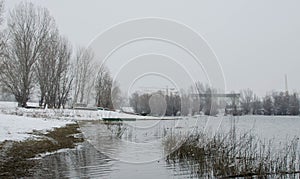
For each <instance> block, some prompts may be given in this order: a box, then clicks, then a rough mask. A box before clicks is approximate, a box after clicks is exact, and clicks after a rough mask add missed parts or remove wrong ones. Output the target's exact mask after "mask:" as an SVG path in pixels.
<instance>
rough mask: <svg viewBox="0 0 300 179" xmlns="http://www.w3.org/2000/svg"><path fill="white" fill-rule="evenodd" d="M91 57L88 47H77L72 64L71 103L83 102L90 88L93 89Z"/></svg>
mask: <svg viewBox="0 0 300 179" xmlns="http://www.w3.org/2000/svg"><path fill="white" fill-rule="evenodd" d="M93 58H94V54H93V52H92V51H91V50H90V49H85V48H79V49H78V50H77V54H76V57H75V66H74V87H73V88H74V89H73V90H74V96H73V104H75V103H77V102H79V103H83V102H84V99H85V98H86V99H87V98H89V94H90V93H91V89H93V85H94V80H95V79H94V76H95V75H94V74H95V68H94V66H95V65H94V64H93ZM87 101H88V99H87ZM87 101H86V102H87Z"/></svg>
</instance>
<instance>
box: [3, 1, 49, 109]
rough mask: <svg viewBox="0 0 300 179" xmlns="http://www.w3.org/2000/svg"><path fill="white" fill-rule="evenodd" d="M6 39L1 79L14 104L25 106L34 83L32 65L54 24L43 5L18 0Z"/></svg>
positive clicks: (42, 49)
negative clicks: (38, 5)
mask: <svg viewBox="0 0 300 179" xmlns="http://www.w3.org/2000/svg"><path fill="white" fill-rule="evenodd" d="M7 26H8V27H7V28H8V29H7V31H8V41H7V45H6V48H5V53H6V56H5V58H4V59H3V61H2V62H3V63H2V65H3V68H2V73H1V76H0V78H1V81H2V83H3V84H4V85H5V86H6V87H7V89H9V90H10V92H11V93H12V94H14V96H15V98H16V100H17V102H18V105H19V106H23V107H25V106H26V104H27V101H28V100H29V96H30V92H31V89H32V88H33V87H34V84H33V80H34V69H33V66H34V64H35V63H36V61H37V60H38V59H39V56H40V54H41V52H42V51H44V50H46V49H44V48H45V46H44V45H43V44H44V43H45V42H46V40H47V37H48V35H49V31H51V30H50V29H52V27H53V26H54V20H53V18H52V17H51V16H50V14H49V12H48V10H47V9H44V8H39V7H35V6H34V5H33V4H32V3H20V4H19V5H18V6H16V7H15V8H14V9H13V10H12V11H11V12H10V14H9V18H8V23H7Z"/></svg>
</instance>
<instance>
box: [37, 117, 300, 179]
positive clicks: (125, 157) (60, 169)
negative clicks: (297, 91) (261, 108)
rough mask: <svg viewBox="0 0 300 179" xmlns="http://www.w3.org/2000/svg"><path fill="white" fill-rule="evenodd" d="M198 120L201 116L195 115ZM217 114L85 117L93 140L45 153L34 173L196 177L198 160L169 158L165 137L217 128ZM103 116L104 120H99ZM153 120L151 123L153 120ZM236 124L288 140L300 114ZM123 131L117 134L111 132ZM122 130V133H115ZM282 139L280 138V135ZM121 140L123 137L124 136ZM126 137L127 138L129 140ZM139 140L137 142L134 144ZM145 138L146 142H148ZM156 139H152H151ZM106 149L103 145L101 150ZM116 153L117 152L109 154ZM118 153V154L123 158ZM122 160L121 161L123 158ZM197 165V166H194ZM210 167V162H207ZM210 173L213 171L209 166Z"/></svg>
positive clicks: (42, 175)
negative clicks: (118, 121)
mask: <svg viewBox="0 0 300 179" xmlns="http://www.w3.org/2000/svg"><path fill="white" fill-rule="evenodd" d="M193 120H197V121H193ZM216 120H218V121H219V119H218V118H215V119H211V120H210V124H211V126H208V125H206V124H207V120H206V119H205V120H199V119H189V120H181V121H180V122H179V123H177V122H176V121H161V122H160V123H157V125H155V127H151V128H140V126H145V125H146V126H147V125H148V126H151V125H150V124H152V123H153V121H136V122H128V123H124V124H122V125H119V126H118V125H116V126H108V125H105V124H103V123H102V124H101V123H97V121H96V123H95V122H84V125H82V124H81V125H80V127H81V130H82V131H83V133H84V135H85V137H86V138H87V139H89V140H90V142H84V143H83V144H82V145H81V147H77V148H76V149H69V150H65V151H63V152H59V153H55V154H52V155H48V156H46V157H44V158H43V159H42V160H41V161H40V165H39V166H37V169H35V174H34V177H35V178H134V177H137V176H143V179H145V178H197V177H199V174H197V170H199V167H200V168H201V167H204V166H199V165H197V164H196V163H193V160H187V159H186V160H184V161H176V160H174V161H172V160H169V161H167V162H166V161H165V159H166V158H165V157H164V155H165V154H164V153H163V151H164V150H163V146H162V143H161V141H160V139H161V138H162V137H163V136H165V135H166V134H168V133H170V132H172V133H176V132H178V133H180V132H184V130H186V129H195V128H199V129H200V128H202V129H203V128H205V129H207V130H211V131H215V130H216V129H218V127H219V122H218V121H217V122H215V121H216ZM98 122H99V121H98ZM148 123H149V124H148ZM236 125H237V128H238V129H239V130H240V131H247V130H250V129H253V132H254V133H256V134H258V135H259V136H260V137H262V138H267V139H270V138H273V137H275V138H276V139H280V140H285V139H286V136H287V135H289V136H295V135H296V136H300V133H299V130H298V127H299V126H300V120H299V118H286V117H284V118H276V119H274V118H271V117H270V118H266V117H257V116H253V117H247V116H246V117H244V118H242V117H241V118H239V120H238V122H237V124H236ZM221 128H222V129H226V128H230V119H229V118H225V119H224V120H223V123H222V125H221ZM107 131H111V133H115V134H122V135H120V136H119V137H121V139H122V140H120V138H118V135H115V137H113V136H112V135H111V133H109V132H107ZM116 136H117V137H116ZM280 140H279V141H280ZM120 141H121V142H120ZM124 142H125V143H124ZM131 143H138V144H139V146H142V147H140V148H139V147H136V146H132V145H130V144H131ZM143 144H146V145H144V146H143ZM148 144H151V145H148ZM98 149H101V150H98ZM107 154H113V155H114V156H116V158H113V159H112V157H109V156H108V155H107ZM118 159H119V160H118ZM120 160H121V161H120ZM126 161H141V162H143V163H141V162H140V163H137V162H133V163H128V162H126ZM193 170H195V171H196V172H194V171H193ZM204 170H205V168H204ZM204 173H206V174H207V175H205V176H206V177H212V176H211V174H210V173H209V172H204Z"/></svg>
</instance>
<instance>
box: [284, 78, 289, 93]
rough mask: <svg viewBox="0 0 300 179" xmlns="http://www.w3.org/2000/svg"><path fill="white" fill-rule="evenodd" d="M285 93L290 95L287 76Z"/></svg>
mask: <svg viewBox="0 0 300 179" xmlns="http://www.w3.org/2000/svg"><path fill="white" fill-rule="evenodd" d="M285 92H286V94H289V89H288V79H287V74H285Z"/></svg>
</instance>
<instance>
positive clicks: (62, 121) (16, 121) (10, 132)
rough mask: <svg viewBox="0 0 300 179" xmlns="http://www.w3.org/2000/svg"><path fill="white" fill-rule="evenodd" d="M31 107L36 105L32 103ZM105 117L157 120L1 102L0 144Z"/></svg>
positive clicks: (120, 114)
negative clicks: (34, 132) (37, 107)
mask: <svg viewBox="0 0 300 179" xmlns="http://www.w3.org/2000/svg"><path fill="white" fill-rule="evenodd" d="M30 105H31V106H35V105H36V104H34V103H32V104H30ZM103 117H111V118H137V119H155V117H149V116H146V117H145V116H137V115H130V114H125V113H119V112H113V111H90V110H73V109H25V108H18V107H17V103H16V102H0V142H2V141H4V140H24V139H26V138H28V137H30V136H31V135H30V134H28V133H30V132H32V131H34V130H38V131H42V132H43V131H44V132H45V131H46V130H50V129H52V128H54V127H62V126H65V125H66V124H68V123H74V122H75V121H77V120H100V119H102V118H103Z"/></svg>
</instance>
